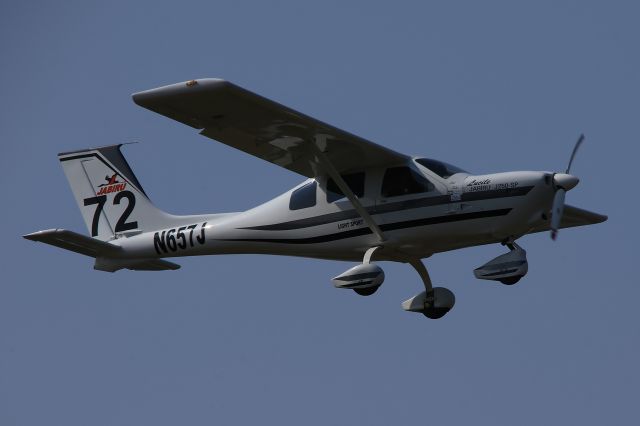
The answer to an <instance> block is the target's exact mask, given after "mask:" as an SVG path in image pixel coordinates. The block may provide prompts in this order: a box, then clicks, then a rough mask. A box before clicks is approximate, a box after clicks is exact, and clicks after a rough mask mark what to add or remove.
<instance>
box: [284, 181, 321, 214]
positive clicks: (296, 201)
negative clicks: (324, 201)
mask: <svg viewBox="0 0 640 426" xmlns="http://www.w3.org/2000/svg"><path fill="white" fill-rule="evenodd" d="M317 188H318V183H317V182H316V181H315V180H314V181H313V182H309V183H308V184H306V185H304V186H302V187H300V188H298V189H296V190H295V191H293V192H292V193H291V198H290V199H289V209H290V210H300V209H306V208H308V207H313V206H315V205H316V189H317Z"/></svg>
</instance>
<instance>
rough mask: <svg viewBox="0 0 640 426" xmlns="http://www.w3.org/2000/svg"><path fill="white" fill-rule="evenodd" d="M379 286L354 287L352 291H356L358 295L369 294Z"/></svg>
mask: <svg viewBox="0 0 640 426" xmlns="http://www.w3.org/2000/svg"><path fill="white" fill-rule="evenodd" d="M379 288H380V286H377V287H366V288H354V289H353V291H355V292H356V293H358V294H359V295H360V296H371V295H372V294H373V293H375V292H376V291H378V289H379Z"/></svg>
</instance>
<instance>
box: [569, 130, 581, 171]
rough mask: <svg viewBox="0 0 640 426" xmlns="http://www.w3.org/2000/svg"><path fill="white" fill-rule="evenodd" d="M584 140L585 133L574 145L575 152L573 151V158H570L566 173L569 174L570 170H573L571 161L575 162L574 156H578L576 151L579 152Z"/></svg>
mask: <svg viewBox="0 0 640 426" xmlns="http://www.w3.org/2000/svg"><path fill="white" fill-rule="evenodd" d="M582 142H584V134H581V135H580V137H579V138H578V140H577V141H576V144H575V145H574V146H573V152H572V153H571V158H569V165H568V166H567V170H566V171H565V173H566V174H569V170H571V163H573V158H574V157H575V156H576V152H578V148H580V145H582Z"/></svg>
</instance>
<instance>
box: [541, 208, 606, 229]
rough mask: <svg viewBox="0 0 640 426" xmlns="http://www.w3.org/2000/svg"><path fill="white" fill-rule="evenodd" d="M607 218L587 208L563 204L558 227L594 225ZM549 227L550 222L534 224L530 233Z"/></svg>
mask: <svg viewBox="0 0 640 426" xmlns="http://www.w3.org/2000/svg"><path fill="white" fill-rule="evenodd" d="M607 219H608V217H607V216H605V215H603V214H600V213H595V212H591V211H589V210H584V209H580V208H578V207H574V206H570V205H568V204H567V205H565V207H564V214H563V215H562V221H561V222H560V228H572V227H574V226H585V225H595V224H596V223H601V222H604V221H606V220H607ZM549 229H550V223H549V222H545V223H542V224H540V225H538V226H535V227H534V228H533V229H532V230H531V231H529V232H530V233H533V232H543V231H548V230H549Z"/></svg>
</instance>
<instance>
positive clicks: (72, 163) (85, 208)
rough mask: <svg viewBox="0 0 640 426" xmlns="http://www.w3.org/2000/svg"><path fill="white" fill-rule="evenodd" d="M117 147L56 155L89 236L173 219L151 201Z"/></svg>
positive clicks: (152, 226)
mask: <svg viewBox="0 0 640 426" xmlns="http://www.w3.org/2000/svg"><path fill="white" fill-rule="evenodd" d="M121 146H122V145H111V146H106V147H102V148H92V149H87V150H82V151H75V152H65V153H61V154H58V159H59V160H60V163H61V164H62V168H63V169H64V173H65V175H66V176H67V179H68V181H69V185H70V186H71V190H72V191H73V195H74V197H75V199H76V202H77V203H78V207H79V208H80V211H81V212H82V217H83V218H84V221H85V223H86V225H87V228H88V229H89V232H90V233H91V236H92V237H94V238H97V239H99V240H102V241H107V240H110V239H112V238H114V237H116V236H118V235H135V234H137V233H140V232H145V231H150V230H154V229H159V228H162V227H163V226H167V224H169V223H171V222H172V219H174V218H175V216H173V215H170V214H168V213H165V212H163V211H162V210H160V209H158V208H157V207H155V206H154V205H153V203H151V200H149V198H148V197H147V194H145V192H144V190H143V189H142V186H141V185H140V182H139V181H138V179H137V178H136V176H135V175H134V174H133V171H132V170H131V167H129V164H128V163H127V160H125V158H124V156H123V155H122V152H120V147H121Z"/></svg>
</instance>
